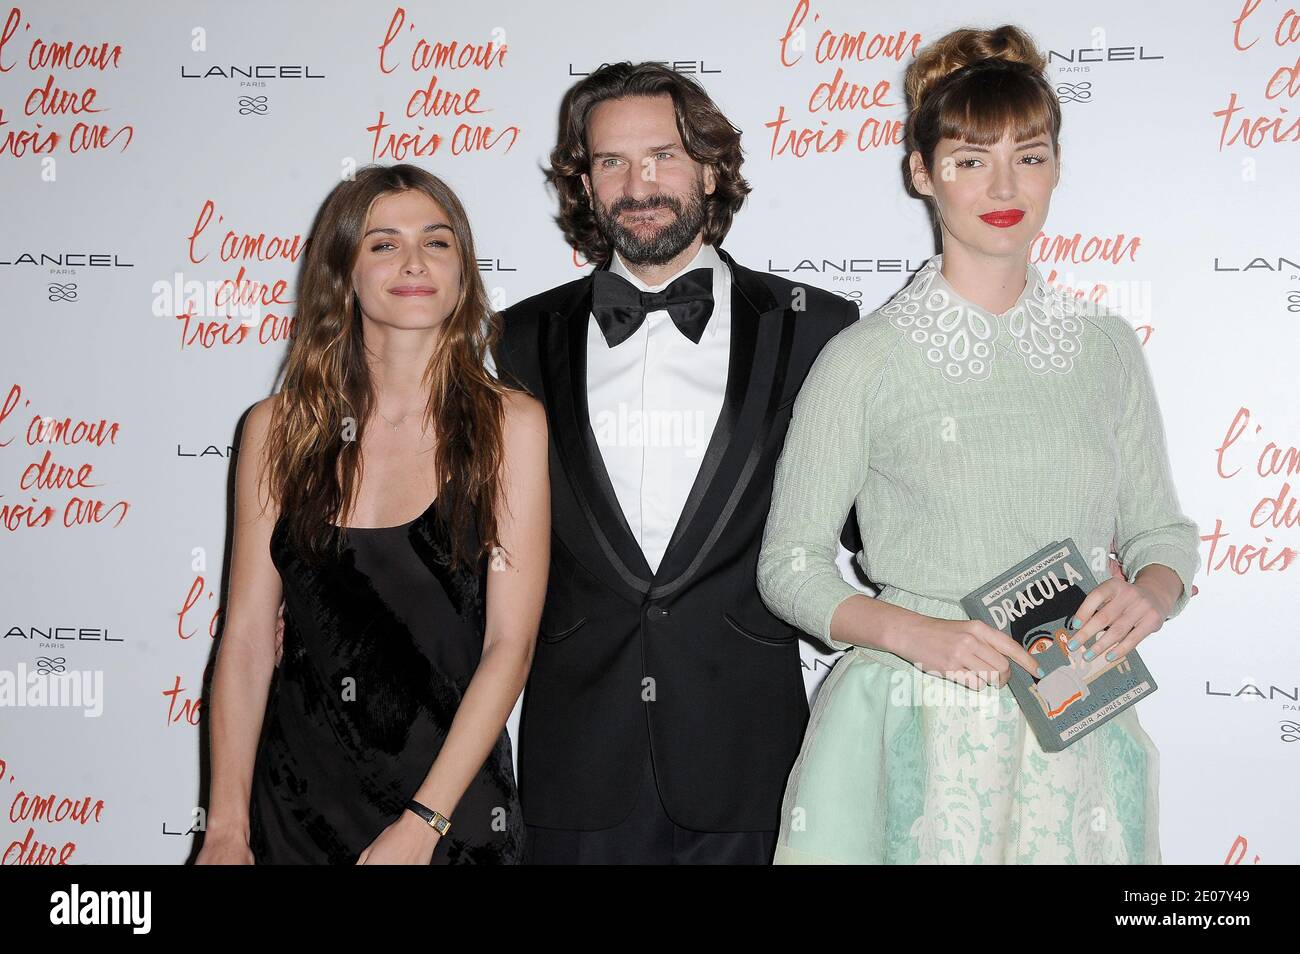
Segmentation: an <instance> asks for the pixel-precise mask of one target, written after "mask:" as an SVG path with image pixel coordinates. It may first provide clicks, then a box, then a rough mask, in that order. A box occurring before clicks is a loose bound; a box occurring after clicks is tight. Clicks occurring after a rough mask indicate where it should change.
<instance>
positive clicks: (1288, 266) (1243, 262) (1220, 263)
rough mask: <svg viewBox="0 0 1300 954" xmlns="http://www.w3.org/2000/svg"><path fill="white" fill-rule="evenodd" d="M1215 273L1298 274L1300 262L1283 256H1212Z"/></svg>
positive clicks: (1299, 272)
mask: <svg viewBox="0 0 1300 954" xmlns="http://www.w3.org/2000/svg"><path fill="white" fill-rule="evenodd" d="M1214 270H1215V271H1216V272H1289V273H1291V274H1292V275H1297V274H1300V262H1297V261H1296V260H1295V259H1293V258H1287V257H1286V256H1285V255H1277V256H1267V255H1257V256H1255V257H1254V258H1245V257H1240V258H1239V257H1231V258H1226V257H1225V258H1220V257H1219V256H1218V255H1216V256H1214Z"/></svg>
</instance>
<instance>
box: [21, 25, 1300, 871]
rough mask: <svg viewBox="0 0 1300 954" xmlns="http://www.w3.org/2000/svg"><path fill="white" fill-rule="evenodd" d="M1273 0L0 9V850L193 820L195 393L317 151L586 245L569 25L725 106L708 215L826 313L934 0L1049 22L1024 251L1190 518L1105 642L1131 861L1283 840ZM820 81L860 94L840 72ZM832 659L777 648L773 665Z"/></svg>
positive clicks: (1286, 84) (208, 542)
mask: <svg viewBox="0 0 1300 954" xmlns="http://www.w3.org/2000/svg"><path fill="white" fill-rule="evenodd" d="M1285 7H1286V5H1285V4H1284V3H1281V2H1274V0H1267V2H1261V0H1246V2H1245V6H1244V7H1243V6H1242V3H1241V2H1240V0H1237V2H1222V3H1205V4H1195V5H1192V4H1184V3H1175V2H1162V3H1143V4H1134V3H1131V2H1127V0H1098V2H1092V3H1088V4H1071V5H1062V4H1052V5H1044V4H1041V3H1029V2H1014V3H1012V2H983V3H980V4H977V5H975V6H970V5H967V6H965V7H963V8H962V16H961V20H960V21H959V20H955V19H952V18H950V17H948V16H946V15H940V14H939V12H938V10H939V6H938V5H930V6H925V5H920V4H915V3H904V2H899V0H890V2H883V0H882V2H866V0H859V2H849V0H812V2H810V3H800V2H797V0H764V2H762V3H739V2H733V3H717V4H703V3H700V2H698V0H691V2H683V0H662V2H660V3H657V4H653V5H649V6H647V5H645V4H640V3H635V2H632V0H616V2H614V3H611V4H605V5H602V6H599V7H596V8H587V7H574V8H573V9H572V10H571V11H570V12H568V13H563V12H560V10H559V9H558V8H555V7H553V6H551V5H543V4H530V5H525V4H522V3H521V4H506V3H477V4H472V5H471V4H467V3H446V2H422V3H411V4H408V5H404V6H396V5H392V6H388V7H385V6H383V5H376V4H364V5H363V4H357V3H341V2H337V0H331V2H328V3H325V2H314V3H306V2H303V3H293V4H290V3H285V4H279V3H274V4H272V3H250V2H222V3H216V2H205V3H195V4H189V5H183V4H146V3H122V4H103V3H90V2H84V3H82V2H78V3H52V2H46V3H42V4H39V5H38V4H36V3H34V2H26V3H24V4H23V5H21V6H18V7H12V8H9V9H8V10H7V11H6V10H5V9H4V8H0V19H2V20H3V23H4V26H3V31H2V32H0V177H2V180H0V181H2V182H3V188H4V192H3V196H4V201H3V205H2V206H0V208H2V209H3V213H2V214H3V218H2V220H0V221H2V222H3V226H2V227H3V235H2V238H0V282H2V283H3V284H2V285H0V309H2V315H3V326H2V328H0V332H2V334H0V541H2V543H0V546H2V547H3V550H2V551H0V553H2V554H3V561H2V563H0V566H2V568H3V570H2V572H3V576H2V577H0V633H3V638H2V640H0V643H2V645H3V649H2V650H0V654H2V655H0V698H2V700H3V703H4V704H3V706H0V806H3V807H4V809H5V810H6V814H5V815H4V816H3V824H4V826H5V828H4V831H3V833H2V834H0V849H3V850H4V855H3V859H2V860H3V863H5V864H17V863H33V862H46V861H52V860H65V861H69V862H74V863H103V862H114V861H122V862H164V863H171V862H178V861H181V860H183V859H185V858H186V857H188V855H189V854H190V852H191V848H192V844H193V842H194V837H193V834H192V829H193V828H194V827H195V826H196V825H197V824H198V823H199V822H200V821H201V817H202V816H201V813H199V812H198V810H197V809H196V807H195V806H196V805H197V804H198V802H199V799H200V791H201V784H200V783H201V778H200V776H201V772H202V759H201V751H200V745H199V739H200V726H199V721H200V718H201V714H202V708H201V706H200V696H201V686H202V684H203V678H204V670H205V667H206V666H207V665H208V664H209V661H210V658H211V656H212V651H213V648H214V643H213V639H212V636H211V633H212V631H213V628H214V626H215V621H216V617H215V615H214V614H216V613H217V611H218V604H219V600H220V598H221V596H220V594H221V581H222V575H223V562H224V559H225V552H226V544H227V540H226V533H227V515H228V499H229V492H230V480H231V471H232V468H231V465H232V452H231V445H232V444H233V443H234V434H235V426H236V423H237V421H238V419H239V417H240V415H241V414H242V413H243V412H244V411H245V410H246V409H247V408H248V406H249V405H251V404H252V403H253V402H255V401H257V400H259V399H260V398H262V397H265V396H266V395H267V394H268V393H270V391H271V390H272V388H273V387H274V379H275V374H276V371H277V369H278V366H279V363H280V361H281V358H282V356H283V353H284V348H285V344H284V338H285V332H286V328H287V323H288V322H289V321H290V320H291V318H292V315H293V311H294V304H293V301H292V298H293V278H294V274H295V267H296V260H297V257H298V255H299V252H300V251H301V240H302V238H303V237H304V236H305V232H306V229H307V228H308V227H309V223H310V221H311V217H312V215H313V213H314V212H315V210H316V208H317V207H318V206H319V204H320V202H321V201H322V200H323V198H324V196H325V195H326V193H327V192H328V191H329V190H330V188H331V187H332V186H333V185H334V183H336V182H337V181H338V179H339V178H340V176H342V175H345V174H347V173H348V171H349V170H351V169H353V168H355V167H357V166H360V165H364V164H366V163H369V162H372V161H379V162H384V163H391V162H394V161H409V162H415V163H418V164H420V165H422V166H424V167H425V168H427V169H430V170H431V171H433V172H435V173H436V174H437V175H439V176H442V177H443V178H445V179H446V180H447V181H448V182H449V183H450V184H451V185H452V186H453V188H455V189H456V190H457V191H458V192H459V194H460V195H461V197H462V199H463V200H464V202H465V205H466V206H467V208H468V210H469V212H470V216H471V220H472V222H473V225H474V230H475V233H476V239H477V242H478V250H479V255H480V257H481V262H480V267H481V269H482V271H483V274H484V278H485V280H486V282H487V285H488V287H489V288H490V289H491V290H492V292H493V295H494V298H495V302H496V304H497V306H498V307H504V306H505V305H507V304H509V303H511V302H514V301H517V300H519V299H520V298H523V297H526V296H527V295H530V294H533V293H535V292H537V291H540V290H542V289H544V288H546V287H549V286H551V285H554V284H558V283H560V282H563V281H567V280H569V279H571V278H573V277H576V276H578V275H580V274H581V273H582V271H583V269H584V268H585V267H586V266H585V265H584V264H583V263H581V262H576V261H575V260H574V257H573V254H572V252H571V250H569V249H568V247H567V246H565V245H564V243H563V240H562V238H561V236H560V234H559V232H558V230H557V229H556V227H555V226H554V224H553V222H552V216H553V214H554V203H553V201H552V199H551V197H550V196H549V195H548V194H547V192H546V190H545V189H544V187H543V184H542V176H541V173H540V171H539V165H540V164H541V163H542V162H543V161H544V158H545V156H546V154H547V153H548V151H549V149H550V147H551V145H552V144H553V137H554V134H555V121H556V114H557V110H558V105H559V101H560V97H561V95H562V93H563V91H564V90H565V89H566V87H568V86H569V85H570V84H571V83H573V82H575V81H576V79H577V77H578V76H580V75H582V74H584V73H587V72H590V71H591V70H592V69H594V68H596V67H597V66H599V65H600V64H601V63H602V62H606V61H612V60H620V59H632V60H646V59H650V60H660V61H667V62H669V63H671V64H673V65H674V68H677V69H680V70H683V71H688V72H691V73H693V74H695V75H696V76H697V78H699V79H700V80H701V81H702V82H703V83H704V85H705V87H706V88H707V89H708V90H709V92H710V93H711V94H712V95H713V96H714V97H715V98H716V100H717V101H718V103H719V104H720V105H721V107H722V108H723V109H724V110H725V111H726V113H727V114H728V115H729V116H730V117H731V119H732V121H733V122H734V123H735V124H736V125H737V126H739V127H740V128H741V129H742V130H743V132H744V137H745V138H744V143H745V147H746V151H747V161H746V164H745V167H744V172H745V174H746V175H747V176H748V177H749V179H750V181H751V182H752V184H753V186H754V192H753V194H752V196H751V197H750V200H749V202H748V204H747V206H746V208H745V209H744V210H743V211H742V212H741V213H740V215H739V216H738V218H737V221H736V224H735V226H734V228H733V230H732V233H731V235H730V236H729V238H728V240H727V242H726V245H727V248H728V250H729V251H731V253H732V254H733V255H734V256H736V258H737V259H738V260H739V261H740V262H742V263H745V264H747V265H749V266H751V267H754V268H760V269H763V268H766V269H770V270H772V271H774V272H780V273H782V274H785V275H787V276H789V277H798V278H801V279H802V280H804V281H806V282H809V283H812V284H819V285H822V286H823V287H826V288H829V289H832V290H834V291H836V292H839V293H840V294H843V295H846V296H848V297H851V298H853V299H854V300H856V301H858V302H859V303H860V305H861V307H862V309H863V311H864V313H865V312H867V311H870V310H872V309H874V308H875V307H877V306H878V305H880V304H881V303H883V302H884V300H885V299H886V298H887V297H888V296H889V295H890V294H892V293H893V292H894V291H895V290H897V289H898V288H899V287H900V286H901V285H902V284H903V283H904V281H905V275H904V270H905V269H915V268H917V267H919V266H920V265H921V264H922V263H923V262H924V261H925V259H926V258H927V257H929V256H930V255H931V254H933V253H934V251H936V249H935V248H934V247H933V244H932V238H931V234H930V231H929V227H928V223H927V220H926V215H925V212H924V208H923V207H922V205H921V203H919V202H917V201H915V200H912V199H909V198H908V197H907V196H906V194H905V193H904V190H903V188H902V180H901V175H900V162H901V159H902V147H901V145H900V144H899V143H900V142H901V124H902V120H903V115H904V114H903V106H902V103H903V96H902V90H901V78H902V73H903V68H904V66H905V65H906V62H907V61H908V60H909V59H910V57H911V55H912V54H913V53H914V51H915V49H916V46H917V45H918V44H920V45H924V44H925V43H928V42H930V41H931V40H933V39H935V38H937V37H938V36H940V35H941V34H942V33H944V32H946V31H947V30H950V29H953V28H955V27H958V26H963V25H978V26H995V25H998V24H1000V23H1003V22H1014V23H1016V24H1018V25H1020V26H1022V27H1024V28H1026V29H1027V30H1029V31H1030V33H1031V34H1032V35H1033V36H1034V37H1035V39H1036V40H1037V41H1038V43H1039V45H1040V46H1041V47H1042V48H1043V49H1044V50H1045V51H1049V52H1050V54H1051V60H1052V62H1051V67H1050V70H1049V76H1050V79H1051V80H1052V82H1053V84H1054V85H1055V86H1056V88H1057V90H1058V93H1059V95H1060V96H1061V99H1062V101H1063V104H1064V112H1065V123H1064V129H1063V134H1062V160H1063V166H1064V172H1063V178H1062V183H1061V186H1060V188H1059V190H1058V192H1057V194H1056V196H1055V200H1054V202H1053V206H1052V212H1051V215H1050V217H1049V218H1048V221H1047V224H1046V226H1045V234H1044V236H1043V237H1042V239H1041V241H1040V242H1039V243H1037V244H1036V245H1035V247H1034V255H1035V261H1037V262H1038V263H1039V265H1040V268H1042V270H1043V272H1044V274H1045V275H1047V276H1048V277H1049V278H1052V279H1053V280H1055V281H1057V282H1059V283H1062V284H1065V285H1068V286H1072V287H1074V288H1081V289H1085V290H1087V291H1088V292H1089V293H1093V292H1094V291H1096V292H1097V293H1106V294H1107V295H1108V296H1109V302H1110V303H1111V304H1112V305H1113V306H1115V307H1117V308H1119V309H1120V310H1121V311H1122V312H1123V313H1124V314H1125V315H1126V316H1127V317H1128V318H1129V319H1130V320H1131V321H1132V322H1133V324H1134V325H1135V326H1137V327H1138V329H1139V331H1140V333H1141V334H1142V336H1143V337H1144V339H1145V340H1146V352H1147V356H1148V360H1149V362H1150V365H1151V368H1152V373H1153V375H1154V376H1155V380H1156V386H1157V389H1158V392H1159V395H1160V399H1161V403H1162V408H1163V411H1164V416H1165V421H1166V429H1167V434H1168V440H1169V446H1170V454H1171V458H1172V464H1173V470H1174V474H1175V477H1176V480H1177V486H1178V490H1179V493H1180V498H1181V502H1182V504H1183V507H1184V509H1185V510H1186V512H1187V513H1188V514H1190V515H1191V516H1192V517H1193V518H1194V519H1195V520H1196V521H1197V522H1198V523H1199V524H1200V526H1201V529H1202V533H1203V534H1205V538H1204V540H1203V543H1202V557H1203V559H1204V561H1205V566H1204V567H1203V568H1202V571H1201V573H1200V574H1199V575H1198V578H1197V586H1198V590H1199V594H1198V595H1197V596H1196V597H1195V598H1194V599H1193V600H1192V602H1191V605H1190V606H1189V607H1188V608H1187V610H1186V611H1185V612H1184V613H1183V615H1182V616H1181V617H1180V618H1179V619H1177V620H1176V621H1174V622H1173V623H1171V624H1169V625H1168V626H1166V627H1165V629H1164V630H1162V631H1161V632H1160V633H1158V634H1156V635H1155V636H1153V637H1152V638H1151V639H1150V640H1148V641H1147V642H1145V643H1144V644H1143V649H1142V651H1143V655H1144V657H1145V658H1146V659H1147V662H1148V664H1149V666H1150V667H1151V670H1152V672H1153V673H1155V675H1156V679H1157V681H1158V682H1159V684H1160V691H1159V692H1157V693H1156V694H1155V695H1154V696H1153V697H1152V698H1151V699H1150V700H1149V701H1146V702H1144V703H1143V705H1142V718H1143V722H1144V724H1145V726H1146V727H1147V729H1148V731H1149V732H1150V734H1151V736H1152V738H1153V739H1154V740H1155V742H1156V744H1157V745H1158V747H1159V748H1160V751H1161V755H1162V766H1161V767H1162V775H1161V795H1162V798H1161V803H1162V806H1161V807H1162V814H1161V833H1162V846H1163V852H1164V858H1165V860H1166V861H1167V862H1181V863H1213V864H1219V863H1224V862H1225V861H1226V862H1228V863H1245V864H1250V863H1255V862H1263V863H1278V862H1290V863H1295V862H1297V861H1300V837H1298V836H1300V817H1298V815H1297V812H1296V810H1295V808H1296V796H1295V787H1296V781H1297V774H1298V773H1297V770H1296V762H1297V758H1300V725H1297V723H1298V722H1300V711H1298V710H1300V704H1298V703H1297V696H1298V695H1300V693H1298V692H1297V685H1298V684H1300V664H1298V663H1297V653H1296V649H1295V646H1296V637H1297V623H1296V613H1295V610H1296V605H1297V596H1298V595H1300V587H1298V586H1297V574H1298V573H1300V570H1297V568H1296V566H1295V565H1294V563H1293V562H1292V561H1293V560H1294V557H1295V555H1296V551H1295V548H1297V547H1300V533H1297V523H1298V522H1300V503H1297V502H1296V497H1297V495H1298V493H1300V491H1298V490H1297V485H1300V454H1298V452H1297V450H1296V445H1297V444H1300V399H1298V398H1297V387H1296V371H1295V360H1296V355H1297V353H1298V348H1297V346H1298V345H1300V324H1298V322H1300V283H1298V281H1300V264H1297V263H1300V244H1297V240H1296V216H1297V213H1298V212H1300V195H1298V193H1297V189H1296V181H1295V171H1296V169H1297V162H1296V159H1297V150H1300V118H1298V117H1300V108H1297V107H1300V102H1297V99H1296V94H1297V92H1300V21H1297V18H1296V16H1295V15H1294V14H1290V13H1288V12H1287V11H1286V9H1285ZM827 31H829V33H828V32H827ZM859 34H862V36H861V38H860V41H859V39H858V35H859ZM842 36H847V38H848V40H847V41H844V40H841V39H840V38H841V37H842ZM783 38H784V39H783ZM452 43H455V44H456V47H455V50H454V51H453V52H452V53H451V55H447V56H443V58H442V59H441V60H440V59H439V54H440V51H441V53H443V54H446V53H448V52H449V51H448V50H447V49H446V47H449V46H450V44H452ZM439 44H441V47H439ZM489 44H491V45H490V46H489ZM837 76H838V80H837ZM822 84H838V85H836V86H834V88H830V87H828V86H826V85H822ZM847 84H858V85H859V86H862V87H866V88H867V89H868V92H867V94H866V95H865V96H864V97H860V98H859V101H858V102H857V103H856V104H854V103H853V102H852V101H851V100H850V99H849V97H850V96H851V93H852V90H851V89H845V88H844V87H845V86H847ZM430 90H432V92H431V93H430V92H428V91H430ZM421 91H425V93H426V94H427V95H426V94H420V93H421ZM841 93H842V94H843V96H844V98H841V99H839V100H837V98H836V97H837V95H839V94H841ZM413 94H420V95H416V96H413ZM838 130H842V132H841V133H839V134H838V135H837V131H838ZM435 137H437V138H435ZM191 282H196V283H200V286H201V285H202V284H203V283H214V284H217V285H219V284H220V283H223V282H235V283H239V285H238V287H239V288H240V289H241V290H243V291H248V292H250V293H251V294H252V295H253V297H254V298H256V299H257V307H255V308H252V309H247V310H244V309H241V308H239V307H234V306H232V305H231V303H230V302H228V301H227V302H225V303H224V304H222V303H211V302H208V303H205V302H204V301H203V299H202V298H200V296H198V295H197V294H195V293H194V288H193V287H191V288H189V289H187V288H186V287H185V286H186V283H191ZM277 283H282V284H280V285H279V286H278V287H277ZM229 287H230V286H227V288H226V290H227V291H229ZM168 289H172V290H170V291H169V290H168ZM226 297H227V298H228V297H229V296H228V295H227V296H226ZM188 300H194V301H195V306H194V307H193V308H192V309H189V308H188V307H187V305H186V304H185V302H186V301H188ZM187 310H188V311H190V315H189V317H184V314H185V312H186V311H187ZM178 315H182V316H183V317H180V318H178V317H177V316H178ZM42 422H54V424H53V426H43V424H42ZM83 422H84V423H83ZM846 565H847V564H846ZM834 659H835V657H834V656H829V655H826V654H824V653H822V652H820V651H819V650H817V649H816V648H814V647H813V646H812V645H808V646H805V647H804V663H805V667H806V674H807V681H808V686H809V689H810V691H812V690H813V689H814V688H815V686H816V684H817V683H818V681H819V680H820V679H821V678H822V677H823V676H824V674H825V672H826V671H827V669H828V668H829V666H830V665H831V664H832V663H833V662H834ZM50 670H52V671H63V672H65V673H85V674H87V675H86V677H85V678H86V682H85V687H86V689H87V690H88V691H89V695H88V696H87V697H86V698H83V699H81V700H80V701H79V704H65V705H36V704H35V703H37V702H39V701H40V700H39V699H36V698H33V697H30V696H29V695H28V692H27V690H26V685H27V682H28V681H27V678H26V675H27V673H30V672H36V671H50ZM6 686H8V691H7V692H6V691H5V687H6ZM96 690H98V691H97V692H96ZM66 701H69V700H65V702H66ZM72 701H76V700H72ZM18 703H22V704H18ZM516 716H517V712H516ZM514 727H515V721H514V720H513V719H512V722H511V729H512V731H513V730H514Z"/></svg>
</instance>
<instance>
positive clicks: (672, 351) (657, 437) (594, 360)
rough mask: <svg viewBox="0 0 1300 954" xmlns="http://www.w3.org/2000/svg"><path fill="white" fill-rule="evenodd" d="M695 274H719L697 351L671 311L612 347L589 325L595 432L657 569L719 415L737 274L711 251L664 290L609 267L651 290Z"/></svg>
mask: <svg viewBox="0 0 1300 954" xmlns="http://www.w3.org/2000/svg"><path fill="white" fill-rule="evenodd" d="M697 268H712V269H713V313H712V315H711V316H710V317H709V322H708V324H707V325H706V326H705V329H704V334H703V336H702V337H701V338H700V341H699V343H698V344H696V343H694V342H692V341H691V339H690V338H687V337H686V336H685V335H684V334H682V333H681V331H679V330H678V328H677V326H676V325H675V324H673V320H672V318H671V317H670V316H669V314H668V312H667V310H661V311H652V312H650V313H648V314H647V315H646V318H645V321H644V322H642V324H641V327H639V328H638V329H637V330H636V332H635V333H634V334H632V335H631V336H630V337H629V338H627V339H626V340H624V341H622V342H620V343H619V344H618V345H617V346H616V347H613V348H611V347H609V345H608V344H607V343H606V341H605V336H604V334H602V333H601V330H600V325H599V324H598V323H597V322H596V318H595V316H594V315H592V316H591V318H590V320H589V321H588V323H587V404H588V412H589V415H590V419H591V429H592V431H593V432H594V433H595V435H596V443H597V445H598V446H599V447H600V452H601V455H602V456H603V458H604V461H605V468H606V470H607V471H608V472H609V479H610V482H611V483H612V484H613V485H614V492H615V493H616V494H617V496H618V501H619V504H620V505H621V506H622V508H623V514H624V515H625V516H626V517H627V522H628V525H629V526H630V527H631V529H632V534H633V536H635V537H636V539H637V542H638V543H639V544H640V545H641V550H642V552H643V553H644V554H645V558H646V562H647V563H649V564H650V568H651V569H652V570H656V571H657V570H658V568H659V561H660V560H662V559H663V555H664V551H665V550H666V549H667V548H668V541H669V539H671V537H672V535H673V530H674V529H675V528H676V526H677V519H678V517H679V516H680V515H681V512H682V507H683V506H684V505H685V503H686V498H687V496H688V495H689V494H690V491H691V487H692V485H693V484H694V483H695V476H696V474H697V473H698V472H699V469H700V463H701V461H702V460H703V458H704V452H705V450H707V449H708V446H709V439H710V438H711V437H712V436H713V428H714V426H715V425H716V424H717V422H718V414H719V413H720V412H721V410H722V400H723V397H724V395H725V392H726V386H727V368H728V361H729V359H730V355H731V272H730V270H729V269H728V268H727V265H726V263H725V262H723V261H722V258H721V257H720V256H719V255H718V252H717V250H716V249H715V248H714V247H713V246H711V245H703V246H701V247H700V251H699V253H698V254H697V255H696V256H695V258H694V259H693V260H692V261H691V262H690V264H688V265H686V266H685V267H684V268H682V269H681V271H679V272H677V273H676V274H675V275H673V276H672V277H671V278H669V279H667V280H666V281H664V282H663V283H662V284H659V285H653V286H651V285H646V284H645V283H644V282H642V281H641V280H640V279H638V278H637V277H636V276H635V275H633V274H632V273H631V272H630V271H629V270H628V268H627V266H626V265H625V264H624V263H623V261H622V259H621V258H619V256H618V253H617V252H615V253H614V260H613V261H612V262H611V263H610V267H609V270H610V271H611V272H613V273H614V274H616V275H620V276H622V277H623V278H625V279H627V280H628V281H629V282H631V283H632V284H633V285H635V286H636V287H637V288H638V289H640V290H642V291H651V292H657V291H662V290H663V289H664V288H666V287H667V286H668V285H669V283H670V282H672V281H673V280H674V279H676V278H679V277H680V276H682V275H684V274H685V273H687V272H689V271H692V270H693V269H697Z"/></svg>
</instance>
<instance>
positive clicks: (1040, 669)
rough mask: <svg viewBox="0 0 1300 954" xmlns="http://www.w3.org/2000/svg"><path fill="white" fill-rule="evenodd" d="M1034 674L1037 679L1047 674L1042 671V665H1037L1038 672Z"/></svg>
mask: <svg viewBox="0 0 1300 954" xmlns="http://www.w3.org/2000/svg"><path fill="white" fill-rule="evenodd" d="M1034 675H1036V676H1037V677H1038V678H1039V679H1042V678H1043V677H1044V676H1046V675H1047V673H1045V672H1044V671H1043V667H1042V666H1039V667H1038V672H1036V673H1034Z"/></svg>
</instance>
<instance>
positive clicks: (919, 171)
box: [907, 149, 934, 196]
mask: <svg viewBox="0 0 1300 954" xmlns="http://www.w3.org/2000/svg"><path fill="white" fill-rule="evenodd" d="M907 162H908V169H909V170H910V171H911V173H912V187H913V188H914V189H916V191H917V192H919V193H921V195H930V196H932V195H934V184H933V183H932V182H930V173H928V172H926V171H925V163H924V162H922V161H921V153H920V152H919V151H918V150H916V149H913V150H912V154H911V155H910V156H908V157H907Z"/></svg>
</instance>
